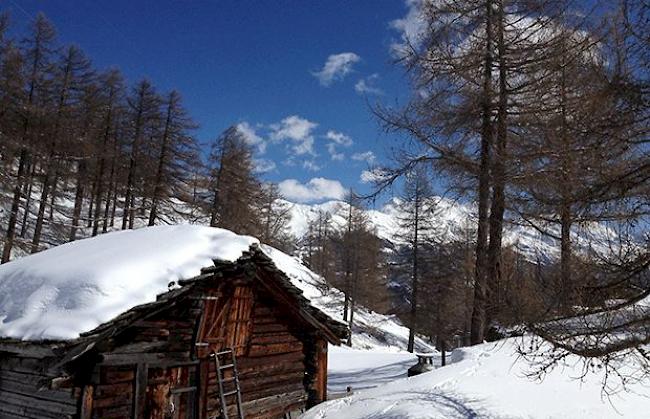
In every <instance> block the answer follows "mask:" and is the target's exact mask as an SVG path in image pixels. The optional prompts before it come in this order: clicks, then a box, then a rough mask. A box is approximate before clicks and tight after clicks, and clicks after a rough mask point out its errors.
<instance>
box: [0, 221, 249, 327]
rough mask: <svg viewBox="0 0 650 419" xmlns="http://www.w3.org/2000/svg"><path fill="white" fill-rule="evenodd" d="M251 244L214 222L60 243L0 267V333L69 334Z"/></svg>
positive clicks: (148, 299)
mask: <svg viewBox="0 0 650 419" xmlns="http://www.w3.org/2000/svg"><path fill="white" fill-rule="evenodd" d="M253 243H257V240H256V239H254V238H252V237H246V236H239V235H236V234H234V233H232V232H230V231H228V230H222V229H217V228H210V227H203V226H196V225H177V226H157V227H149V228H143V229H138V230H129V231H121V232H115V233H109V234H104V235H100V236H97V237H94V238H91V239H85V240H79V241H76V242H72V243H67V244H63V245H61V246H58V247H54V248H52V249H49V250H46V251H44V252H41V253H37V254H35V255H31V256H27V257H24V258H21V259H18V260H15V261H13V262H10V263H7V264H4V265H0V336H4V337H12V338H18V339H24V340H38V339H74V338H76V337H78V336H79V334H80V333H83V332H87V331H89V330H92V329H94V328H95V327H97V326H99V325H100V324H102V323H104V322H106V321H109V320H111V319H112V318H114V317H116V316H117V315H119V314H121V313H123V312H124V311H127V310H128V309H130V308H132V307H134V306H136V305H140V304H144V303H148V302H152V301H155V299H156V296H157V295H158V294H160V293H163V292H166V291H167V290H168V287H169V284H170V283H171V282H172V281H177V280H179V279H183V278H192V277H194V276H196V275H198V274H199V273H200V270H201V268H203V267H208V266H211V265H212V264H213V262H212V261H213V259H219V260H224V261H235V260H237V259H238V258H239V257H240V256H241V255H242V253H243V252H244V251H246V250H248V249H249V247H250V246H251V245H252V244H253Z"/></svg>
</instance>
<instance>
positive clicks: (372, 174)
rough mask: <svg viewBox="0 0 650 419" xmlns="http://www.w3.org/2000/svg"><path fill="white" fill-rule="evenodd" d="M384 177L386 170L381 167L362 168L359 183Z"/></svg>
mask: <svg viewBox="0 0 650 419" xmlns="http://www.w3.org/2000/svg"><path fill="white" fill-rule="evenodd" d="M385 177H386V172H385V171H383V170H381V169H373V170H364V171H363V172H361V176H360V180H361V183H374V182H378V181H380V180H382V179H383V178H385Z"/></svg>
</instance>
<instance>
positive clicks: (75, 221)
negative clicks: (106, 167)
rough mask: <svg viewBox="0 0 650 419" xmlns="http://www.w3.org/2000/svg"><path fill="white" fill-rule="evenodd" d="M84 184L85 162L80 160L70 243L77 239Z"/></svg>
mask: <svg viewBox="0 0 650 419" xmlns="http://www.w3.org/2000/svg"><path fill="white" fill-rule="evenodd" d="M85 184H86V161H85V160H83V159H82V160H80V161H79V165H78V169H77V191H76V192H75V197H74V210H73V211H72V227H71V228H70V241H75V240H76V239H77V230H78V229H79V219H80V218H81V211H82V209H83V202H84V187H85Z"/></svg>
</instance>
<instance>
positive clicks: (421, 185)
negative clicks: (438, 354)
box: [399, 166, 435, 352]
mask: <svg viewBox="0 0 650 419" xmlns="http://www.w3.org/2000/svg"><path fill="white" fill-rule="evenodd" d="M434 207H435V203H434V200H433V191H432V188H431V184H430V183H429V173H428V170H426V168H425V167H423V166H416V167H415V168H414V170H413V171H412V172H411V173H409V174H407V175H406V179H405V185H404V193H403V194H402V197H401V201H400V205H399V209H400V213H401V214H402V215H401V217H400V219H399V224H400V228H401V230H402V231H403V236H404V237H403V238H404V240H405V241H406V243H408V246H409V250H410V252H409V254H408V259H409V261H408V263H409V265H410V267H411V297H410V306H411V307H410V313H409V339H408V347H407V351H409V352H413V350H414V343H415V334H416V333H417V330H418V325H417V319H418V312H417V310H418V303H419V296H418V294H419V293H418V291H419V283H420V282H421V281H420V265H419V256H420V247H421V246H422V244H423V243H424V242H425V241H426V240H427V237H428V236H430V235H431V234H433V231H432V230H433V223H432V222H433V216H434Z"/></svg>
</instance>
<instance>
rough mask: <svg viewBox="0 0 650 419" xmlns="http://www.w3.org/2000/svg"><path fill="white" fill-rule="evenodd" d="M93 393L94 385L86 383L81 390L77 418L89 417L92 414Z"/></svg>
mask: <svg viewBox="0 0 650 419" xmlns="http://www.w3.org/2000/svg"><path fill="white" fill-rule="evenodd" d="M94 394H95V386H93V385H86V386H84V387H83V391H82V392H81V412H79V419H91V418H92V416H93V395H94Z"/></svg>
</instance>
